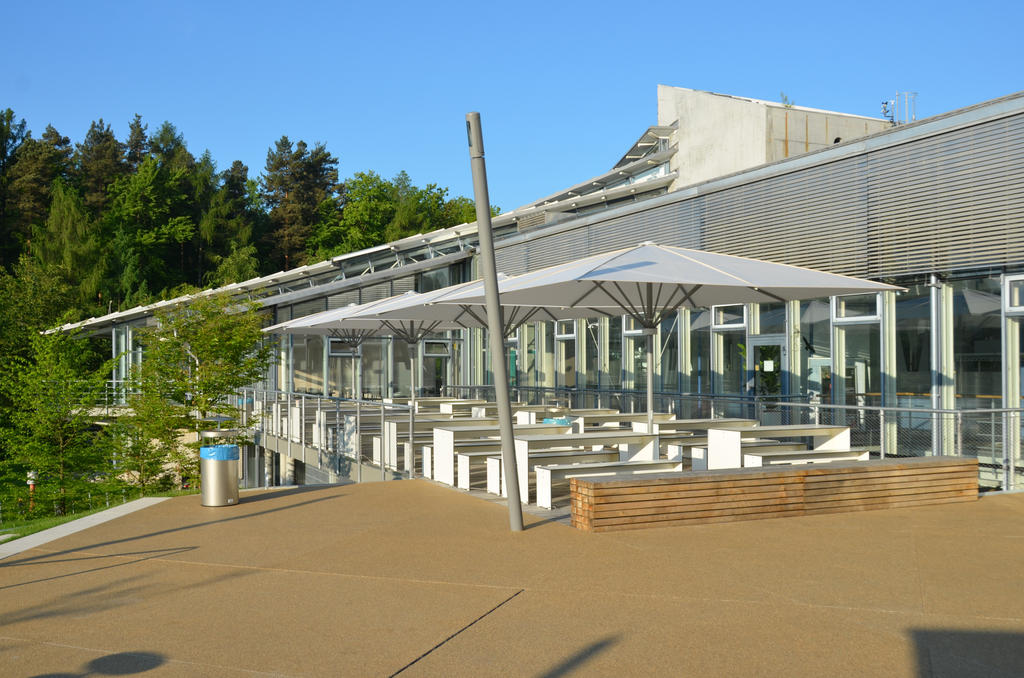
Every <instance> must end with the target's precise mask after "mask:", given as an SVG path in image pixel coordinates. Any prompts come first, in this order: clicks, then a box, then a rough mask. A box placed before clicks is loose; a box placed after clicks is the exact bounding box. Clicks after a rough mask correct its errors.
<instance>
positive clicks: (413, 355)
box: [395, 344, 420, 478]
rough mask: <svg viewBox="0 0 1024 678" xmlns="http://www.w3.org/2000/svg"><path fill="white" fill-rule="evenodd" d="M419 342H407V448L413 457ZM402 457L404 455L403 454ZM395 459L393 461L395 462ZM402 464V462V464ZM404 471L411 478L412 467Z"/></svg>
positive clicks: (396, 439)
mask: <svg viewBox="0 0 1024 678" xmlns="http://www.w3.org/2000/svg"><path fill="white" fill-rule="evenodd" d="M419 348H420V345H419V344H409V360H411V361H412V365H411V367H410V368H409V389H410V391H411V392H412V400H411V401H410V402H409V449H410V450H413V455H412V456H413V457H415V456H416V453H415V447H414V445H413V438H415V435H416V391H417V390H418V389H417V388H416V372H417V370H418V366H419V364H420V362H419V360H417V358H418V357H419V356H418V354H419ZM395 455H396V457H397V455H398V436H397V435H396V436H395ZM403 458H404V455H403ZM397 461H398V460H397V459H396V460H395V462H396V463H397ZM403 465H404V464H403ZM405 471H406V473H407V474H408V476H409V477H410V478H412V469H411V468H407V469H405Z"/></svg>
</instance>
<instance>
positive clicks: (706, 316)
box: [690, 310, 712, 393]
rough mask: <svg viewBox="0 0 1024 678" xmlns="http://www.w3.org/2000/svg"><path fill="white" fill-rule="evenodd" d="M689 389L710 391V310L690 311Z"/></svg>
mask: <svg viewBox="0 0 1024 678" xmlns="http://www.w3.org/2000/svg"><path fill="white" fill-rule="evenodd" d="M690 390H691V391H692V392H694V393H711V392H712V383H711V311H707V310H700V311H692V312H691V313H690Z"/></svg>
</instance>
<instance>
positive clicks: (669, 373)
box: [658, 313, 679, 391]
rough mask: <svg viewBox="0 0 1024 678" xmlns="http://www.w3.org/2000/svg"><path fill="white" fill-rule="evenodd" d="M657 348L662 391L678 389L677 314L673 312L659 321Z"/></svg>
mask: <svg viewBox="0 0 1024 678" xmlns="http://www.w3.org/2000/svg"><path fill="white" fill-rule="evenodd" d="M660 329H661V331H660V332H659V337H660V339H661V346H660V348H659V351H658V352H659V356H660V359H661V360H660V367H659V374H660V375H661V390H662V391H678V390H679V314H678V313H673V314H672V315H671V316H669V317H668V318H665V319H664V320H662V321H661V328H660Z"/></svg>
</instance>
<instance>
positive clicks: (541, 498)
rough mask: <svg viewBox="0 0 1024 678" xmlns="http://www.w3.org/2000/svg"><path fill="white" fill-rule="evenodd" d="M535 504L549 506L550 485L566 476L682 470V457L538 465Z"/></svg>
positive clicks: (617, 474) (598, 475)
mask: <svg viewBox="0 0 1024 678" xmlns="http://www.w3.org/2000/svg"><path fill="white" fill-rule="evenodd" d="M534 470H535V472H536V474H537V506H539V507H541V508H547V509H549V508H551V503H552V502H551V486H552V485H553V484H554V483H556V482H558V481H560V480H566V479H568V478H594V477H601V476H623V475H642V474H645V473H660V474H664V473H666V472H678V473H682V472H683V460H682V459H659V460H657V461H649V460H641V461H618V462H609V463H595V464H551V465H548V466H538V467H536V469H534Z"/></svg>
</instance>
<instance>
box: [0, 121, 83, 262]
mask: <svg viewBox="0 0 1024 678" xmlns="http://www.w3.org/2000/svg"><path fill="white" fill-rule="evenodd" d="M70 169H71V140H70V139H68V138H67V137H66V136H63V135H62V134H60V133H59V132H58V131H57V130H56V129H54V128H53V126H52V125H47V126H46V131H44V132H43V136H42V138H41V139H35V138H33V137H32V136H31V135H30V136H28V137H27V138H26V139H25V140H24V141H23V142H22V144H21V146H20V147H19V148H18V153H17V155H16V156H15V162H14V164H13V165H12V166H11V168H10V189H11V199H10V201H9V204H8V224H9V226H8V233H9V236H8V237H9V238H10V239H11V240H10V242H9V243H8V246H9V247H16V248H17V250H18V251H19V253H20V252H22V251H25V250H26V249H27V245H28V243H29V241H30V240H31V236H32V228H33V226H38V225H41V224H42V223H43V222H45V221H46V218H47V213H48V210H49V208H50V202H51V200H52V193H51V190H52V187H53V183H54V182H55V181H58V180H60V181H65V180H67V178H68V176H69V172H70Z"/></svg>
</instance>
